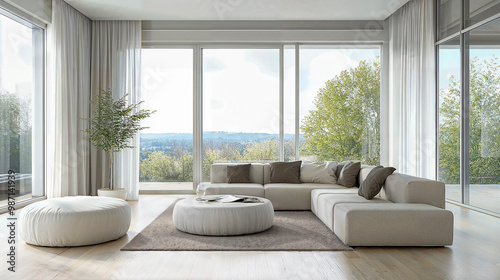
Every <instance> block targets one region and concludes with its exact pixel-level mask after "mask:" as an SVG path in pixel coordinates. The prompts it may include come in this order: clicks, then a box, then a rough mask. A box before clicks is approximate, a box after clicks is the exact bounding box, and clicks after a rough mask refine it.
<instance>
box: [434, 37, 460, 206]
mask: <svg viewBox="0 0 500 280" xmlns="http://www.w3.org/2000/svg"><path fill="white" fill-rule="evenodd" d="M438 67H439V70H438V71H439V72H438V73H439V81H438V84H439V180H440V181H442V182H443V183H445V184H446V198H448V199H452V200H455V201H461V199H460V197H461V194H460V40H459V38H456V39H454V40H451V41H449V42H446V43H444V44H441V45H439V66H438Z"/></svg>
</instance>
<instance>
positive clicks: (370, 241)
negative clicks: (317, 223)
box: [333, 175, 453, 246]
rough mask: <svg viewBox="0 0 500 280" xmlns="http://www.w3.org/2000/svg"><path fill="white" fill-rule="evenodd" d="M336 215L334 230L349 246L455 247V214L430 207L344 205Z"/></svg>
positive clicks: (367, 204) (339, 206)
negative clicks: (453, 245)
mask: <svg viewBox="0 0 500 280" xmlns="http://www.w3.org/2000/svg"><path fill="white" fill-rule="evenodd" d="M391 176H392V175H391ZM334 216H335V217H334V224H333V231H334V232H335V234H336V235H337V236H338V237H339V238H340V240H342V242H344V243H345V244H346V245H348V246H445V245H452V244H453V213H452V212H450V211H448V210H444V209H440V208H438V207H434V206H431V205H428V204H420V203H381V204H374V203H341V204H338V205H337V206H335V213H334Z"/></svg>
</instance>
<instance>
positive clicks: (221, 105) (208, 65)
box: [202, 48, 280, 181]
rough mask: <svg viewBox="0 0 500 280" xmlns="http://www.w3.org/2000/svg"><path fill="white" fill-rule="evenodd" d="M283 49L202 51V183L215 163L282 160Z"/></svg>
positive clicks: (208, 177)
mask: <svg viewBox="0 0 500 280" xmlns="http://www.w3.org/2000/svg"><path fill="white" fill-rule="evenodd" d="M279 51H280V49H278V48H258V49H257V48H232V49H225V48H224V49H221V48H213V49H212V48H204V49H203V84H202V88H203V180H204V181H209V180H210V166H211V165H212V163H214V162H218V161H223V162H268V161H276V160H279V155H280V151H279V136H280V135H279V133H280V121H279V120H280V116H279V114H280V112H279V97H280V88H279V86H280V84H279V76H280V53H279Z"/></svg>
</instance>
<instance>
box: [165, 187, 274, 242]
mask: <svg viewBox="0 0 500 280" xmlns="http://www.w3.org/2000/svg"><path fill="white" fill-rule="evenodd" d="M260 199H261V200H262V201H264V203H241V202H234V203H221V202H198V201H196V200H195V197H190V198H186V199H183V200H181V201H179V202H177V204H175V207H174V213H173V219H174V225H175V227H176V228H177V229H178V230H181V231H184V232H188V233H193V234H198V235H218V236H221V235H241V234H249V233H256V232H261V231H264V230H266V229H268V228H270V227H271V226H272V225H273V220H274V208H273V205H272V203H271V201H269V200H268V199H265V198H260Z"/></svg>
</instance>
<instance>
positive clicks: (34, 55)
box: [0, 15, 44, 206]
mask: <svg viewBox="0 0 500 280" xmlns="http://www.w3.org/2000/svg"><path fill="white" fill-rule="evenodd" d="M41 77H43V30H42V29H39V28H33V27H28V26H26V25H23V24H21V23H19V22H17V21H15V20H13V19H11V18H8V17H6V16H4V15H0V206H4V205H6V204H7V198H8V197H9V196H10V197H14V198H15V199H16V201H20V200H23V199H30V198H33V197H38V196H43V195H44V186H43V173H42V172H40V171H43V82H42V80H41ZM9 170H12V171H14V172H15V176H14V177H15V179H14V180H13V183H14V184H12V182H11V185H10V187H11V188H8V187H9V184H8V172H9Z"/></svg>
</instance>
